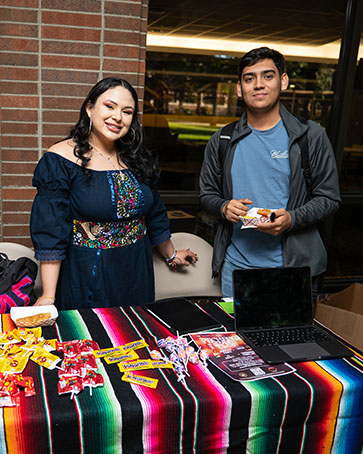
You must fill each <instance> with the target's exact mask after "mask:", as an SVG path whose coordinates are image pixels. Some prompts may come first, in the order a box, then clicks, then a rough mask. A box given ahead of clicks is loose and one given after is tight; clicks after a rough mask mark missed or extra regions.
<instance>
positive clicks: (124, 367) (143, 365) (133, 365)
mask: <svg viewBox="0 0 363 454" xmlns="http://www.w3.org/2000/svg"><path fill="white" fill-rule="evenodd" d="M117 366H118V368H119V369H120V371H121V372H129V371H131V370H144V369H154V366H153V364H152V362H151V359H140V360H138V361H132V362H130V363H118V364H117Z"/></svg>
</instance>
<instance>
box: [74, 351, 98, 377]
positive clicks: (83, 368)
mask: <svg viewBox="0 0 363 454" xmlns="http://www.w3.org/2000/svg"><path fill="white" fill-rule="evenodd" d="M78 364H79V368H80V372H81V376H82V377H84V376H85V375H86V373H87V372H88V371H90V370H92V371H97V363H96V358H95V357H94V356H93V355H88V354H85V355H84V354H82V355H79V356H78Z"/></svg>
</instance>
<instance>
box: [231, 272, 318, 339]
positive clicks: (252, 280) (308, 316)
mask: <svg viewBox="0 0 363 454" xmlns="http://www.w3.org/2000/svg"><path fill="white" fill-rule="evenodd" d="M233 288H234V307H235V314H234V315H235V325H236V331H240V330H246V329H247V330H248V329H253V328H270V327H283V326H298V325H306V324H311V323H312V321H313V308H312V295H311V276H310V268H309V267H283V268H258V269H255V268H254V269H244V270H235V271H233Z"/></svg>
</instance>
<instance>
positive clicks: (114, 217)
mask: <svg viewBox="0 0 363 454" xmlns="http://www.w3.org/2000/svg"><path fill="white" fill-rule="evenodd" d="M137 102H138V101H137V94H136V91H135V90H134V88H133V87H132V86H131V85H130V84H129V83H128V82H127V81H125V80H123V79H117V78H107V79H104V80H101V81H100V82H98V83H97V84H96V85H95V86H94V87H93V88H92V89H91V91H90V93H89V94H88V96H87V98H86V99H85V101H84V102H83V105H82V108H81V111H80V118H79V121H78V123H77V124H76V125H75V127H74V128H73V129H72V131H71V133H70V135H69V137H67V138H66V139H65V140H63V141H61V142H58V143H56V144H55V145H53V146H52V147H51V148H50V149H49V151H48V152H47V153H45V154H44V156H43V157H42V158H41V159H40V161H39V163H38V165H37V167H36V169H35V172H34V179H33V185H34V186H36V187H37V189H38V192H37V195H36V197H35V200H34V204H33V208H32V214H31V236H32V240H33V244H34V247H35V257H36V258H37V259H38V260H39V261H40V269H41V277H42V283H43V294H42V296H40V297H39V298H38V301H37V302H36V305H46V304H52V303H54V302H56V305H57V307H59V308H60V309H78V308H87V307H108V306H130V305H138V304H144V303H147V302H149V301H153V300H154V275H153V264H152V252H151V245H156V246H157V248H158V249H159V251H160V253H161V254H162V255H163V257H165V259H166V261H167V263H168V264H169V265H172V266H174V267H175V266H176V265H186V266H188V265H189V264H190V262H195V261H196V260H197V256H196V254H194V253H193V252H191V251H190V250H189V249H185V250H179V251H175V250H174V246H173V243H172V241H171V239H170V232H169V223H168V219H167V214H166V210H165V207H164V205H163V203H162V201H161V199H160V196H159V194H158V192H157V191H156V189H155V183H156V180H157V175H158V170H157V164H156V159H155V158H154V157H153V155H152V154H151V153H150V152H149V151H148V150H146V149H145V148H144V146H143V143H142V133H141V127H140V124H139V121H138V113H137Z"/></svg>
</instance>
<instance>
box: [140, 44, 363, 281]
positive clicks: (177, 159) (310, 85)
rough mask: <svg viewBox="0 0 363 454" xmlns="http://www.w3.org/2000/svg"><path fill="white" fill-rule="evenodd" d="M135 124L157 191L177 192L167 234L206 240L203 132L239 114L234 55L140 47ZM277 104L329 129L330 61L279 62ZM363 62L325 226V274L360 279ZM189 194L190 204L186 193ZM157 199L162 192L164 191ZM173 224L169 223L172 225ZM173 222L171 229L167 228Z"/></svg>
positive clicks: (210, 227)
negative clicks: (337, 190)
mask: <svg viewBox="0 0 363 454" xmlns="http://www.w3.org/2000/svg"><path fill="white" fill-rule="evenodd" d="M146 61H147V67H146V80H145V99H144V116H143V124H144V131H145V136H146V140H147V142H148V145H149V146H150V147H151V148H153V149H154V150H155V151H157V153H158V155H159V163H160V167H161V178H160V184H159V189H160V190H162V191H163V193H164V194H176V193H180V194H183V196H181V197H180V198H179V199H178V200H179V202H176V203H175V204H173V203H168V202H167V208H168V210H169V211H170V210H171V211H172V210H180V209H182V210H184V211H185V212H186V213H187V214H188V215H190V216H189V217H186V218H185V219H183V217H180V216H179V217H178V218H176V219H173V218H172V217H171V227H172V231H180V230H185V231H190V232H194V233H197V234H199V235H200V236H202V237H203V238H205V239H206V240H207V241H210V242H211V243H212V242H213V237H214V232H215V226H216V222H217V220H216V219H214V218H212V217H211V216H209V215H208V214H207V213H204V212H200V211H199V207H198V199H197V194H198V192H199V173H200V167H201V163H202V159H203V153H204V148H205V145H206V143H207V141H208V140H209V138H210V136H211V135H212V134H213V133H214V132H215V131H216V130H217V129H219V128H221V127H222V126H224V125H225V124H227V123H230V122H232V121H234V120H236V119H238V118H239V117H240V116H241V114H242V109H243V107H242V104H241V102H240V101H239V100H238V98H237V96H236V89H235V87H236V83H237V68H238V63H239V57H233V56H225V55H216V56H210V55H208V56H207V55H191V54H178V53H169V54H168V53H164V52H163V53H158V52H148V54H147V60H146ZM286 66H287V73H288V75H289V78H290V84H289V87H288V90H286V91H285V92H283V93H282V96H281V99H282V102H283V103H284V104H285V106H286V107H287V108H288V109H289V110H290V111H291V112H292V113H294V114H295V115H299V116H302V117H305V118H308V119H311V120H314V121H316V122H318V123H319V124H321V125H322V126H323V127H324V128H326V129H327V130H329V121H330V117H331V110H332V105H333V97H334V92H333V87H334V77H335V71H336V65H333V64H326V63H311V62H310V63H309V62H292V61H288V62H287V65H286ZM362 123H363V65H362V63H361V64H360V65H359V67H358V71H357V80H356V84H355V90H354V96H353V100H352V109H351V115H350V121H349V128H348V133H347V138H346V143H345V148H344V157H343V160H342V165H341V169H340V185H341V191H342V195H343V205H342V207H341V208H340V210H339V212H338V213H337V214H336V215H335V216H334V219H332V220H329V222H328V225H327V229H326V230H327V235H328V237H329V238H328V243H329V248H328V257H329V264H328V272H327V278H326V280H327V281H329V279H330V278H334V279H335V278H337V277H339V278H342V277H343V278H347V277H350V278H352V279H354V278H357V277H358V276H362V274H363V272H362V271H361V258H362V257H363V228H362V226H363V222H362V221H363V219H362V214H361V213H363V210H362V206H363V203H362V201H363V124H362ZM192 193H194V194H195V195H196V196H195V199H194V200H195V202H194V203H190V198H188V197H189V196H188V194H192ZM164 197H165V195H164ZM173 223H174V224H173ZM173 226H174V229H173Z"/></svg>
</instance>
